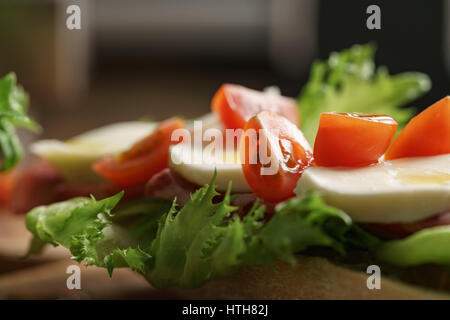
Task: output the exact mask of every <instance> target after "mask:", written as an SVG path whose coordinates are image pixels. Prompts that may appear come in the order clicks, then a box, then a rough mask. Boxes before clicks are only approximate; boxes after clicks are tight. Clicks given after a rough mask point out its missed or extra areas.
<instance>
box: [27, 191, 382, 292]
mask: <svg viewBox="0 0 450 320" xmlns="http://www.w3.org/2000/svg"><path fill="white" fill-rule="evenodd" d="M230 190H231V189H230V188H229V189H228V191H227V193H226V194H225V196H224V197H223V198H222V200H221V201H219V202H217V198H216V197H217V196H218V193H217V192H216V190H215V187H214V186H213V185H212V184H211V185H205V186H204V187H202V188H200V189H198V190H197V191H196V192H195V193H194V194H193V195H192V197H191V200H190V201H189V202H188V203H187V204H186V205H185V206H183V207H182V208H178V206H177V204H176V202H175V201H174V202H173V203H172V204H170V203H168V202H161V201H162V200H158V199H141V200H139V201H138V202H135V204H134V205H132V204H126V205H118V206H117V203H118V201H119V200H120V198H121V196H122V194H117V195H115V196H113V197H110V198H107V199H103V200H100V201H97V200H95V199H93V198H91V199H89V198H76V199H72V200H68V201H64V202H60V203H56V204H52V205H49V206H41V207H38V208H35V209H33V210H32V211H30V212H29V213H28V215H27V218H26V224H27V228H28V230H30V231H31V232H32V233H33V235H34V238H33V240H32V246H31V248H30V249H31V252H32V253H36V252H38V251H39V249H40V248H42V246H43V245H45V244H52V245H62V246H64V247H66V248H68V249H69V250H70V251H71V252H72V255H73V259H75V260H77V261H79V262H81V261H84V262H86V263H87V264H88V265H96V266H99V267H104V268H106V269H107V270H108V271H109V272H110V273H111V272H112V271H113V269H114V268H121V267H127V268H131V269H133V270H136V271H137V272H139V273H141V274H142V275H143V276H145V278H146V279H147V280H148V281H149V282H150V283H151V284H152V285H153V286H155V287H168V286H178V287H181V288H196V287H199V286H201V285H202V284H204V283H205V282H207V281H210V280H213V279H215V278H217V277H222V276H226V275H229V274H230V273H233V272H234V271H236V270H237V269H238V268H239V267H241V266H244V265H249V264H270V263H272V262H273V261H274V260H275V259H283V260H286V261H289V262H291V263H295V259H294V255H295V253H297V252H301V251H303V250H305V249H307V248H310V247H315V246H318V247H328V248H331V249H333V250H335V251H337V252H338V253H341V254H345V252H346V250H347V249H348V248H353V247H358V248H365V249H368V248H373V247H374V246H376V245H378V242H379V240H378V239H376V238H375V237H373V236H371V235H370V234H368V233H366V232H365V231H363V230H362V229H360V228H358V227H357V226H356V225H355V224H354V223H353V222H352V220H351V219H350V217H349V216H348V215H346V214H345V213H344V212H342V211H340V210H338V209H335V208H333V207H330V206H327V205H326V204H325V203H324V202H323V200H322V199H321V198H320V197H319V196H318V195H317V194H314V193H310V194H308V195H307V196H305V198H303V199H291V200H289V201H287V202H285V203H283V204H282V205H279V206H278V208H277V210H276V213H275V214H274V215H273V217H272V218H271V219H270V220H267V219H264V211H265V207H264V206H259V205H258V204H257V203H255V204H254V206H253V207H252V209H251V210H250V211H249V212H248V213H247V215H245V216H244V217H239V216H237V215H234V214H233V212H234V211H235V210H236V208H235V207H233V206H231V205H230V201H231V198H232V197H231V195H230ZM143 203H144V205H143ZM124 206H125V208H124ZM163 206H165V210H162V209H163ZM133 207H136V208H138V209H137V210H134V211H133V210H132V209H133ZM130 212H131V213H132V214H130ZM36 244H37V245H36Z"/></svg>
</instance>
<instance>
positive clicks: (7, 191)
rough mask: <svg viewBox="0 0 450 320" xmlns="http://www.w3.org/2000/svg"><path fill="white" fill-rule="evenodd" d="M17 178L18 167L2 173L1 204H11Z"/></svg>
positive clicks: (0, 181)
mask: <svg viewBox="0 0 450 320" xmlns="http://www.w3.org/2000/svg"><path fill="white" fill-rule="evenodd" d="M17 178H18V171H17V169H16V168H14V169H12V170H9V171H6V172H1V173H0V206H6V205H8V204H9V202H10V199H11V194H12V190H13V189H14V186H15V184H16V181H17Z"/></svg>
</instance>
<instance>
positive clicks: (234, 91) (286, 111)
mask: <svg viewBox="0 0 450 320" xmlns="http://www.w3.org/2000/svg"><path fill="white" fill-rule="evenodd" d="M211 108H212V110H213V111H214V112H215V113H216V114H217V115H218V116H219V118H220V119H221V121H222V123H223V124H224V125H225V127H226V128H228V129H243V128H244V126H245V123H246V122H247V121H248V120H249V119H250V118H251V117H253V116H255V115H256V114H257V113H259V112H261V111H271V112H273V113H277V114H280V115H282V116H284V117H286V118H287V119H288V120H290V121H291V122H292V123H294V124H295V125H297V126H298V125H299V113H298V108H297V104H296V102H295V100H294V99H292V98H288V97H284V96H278V95H273V94H269V93H265V92H261V91H257V90H252V89H249V88H246V87H243V86H240V85H236V84H223V85H222V86H221V87H220V88H219V90H218V91H217V92H216V94H215V95H214V97H213V99H212V102H211Z"/></svg>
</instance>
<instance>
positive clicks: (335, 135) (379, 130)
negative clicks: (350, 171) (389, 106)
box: [314, 112, 398, 167]
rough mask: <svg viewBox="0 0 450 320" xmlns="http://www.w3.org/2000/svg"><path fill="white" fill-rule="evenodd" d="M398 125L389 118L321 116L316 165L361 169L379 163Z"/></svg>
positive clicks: (341, 114) (331, 114)
mask: <svg viewBox="0 0 450 320" xmlns="http://www.w3.org/2000/svg"><path fill="white" fill-rule="evenodd" d="M397 126H398V123H397V122H396V121H395V120H394V119H393V118H391V117H389V116H384V115H361V114H344V113H335V112H327V113H322V114H321V115H320V124H319V130H318V132H317V136H316V141H315V143H314V160H315V163H316V165H318V166H324V167H338V166H342V167H362V166H368V165H370V164H373V163H377V162H378V159H379V158H380V157H381V156H382V155H383V154H384V153H385V152H386V150H387V149H388V147H389V145H390V144H391V142H392V139H393V138H394V135H395V132H396V130H397Z"/></svg>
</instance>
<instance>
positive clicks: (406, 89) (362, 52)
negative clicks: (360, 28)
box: [297, 44, 431, 144]
mask: <svg viewBox="0 0 450 320" xmlns="http://www.w3.org/2000/svg"><path fill="white" fill-rule="evenodd" d="M374 54H375V47H374V46H373V45H372V44H366V45H355V46H353V47H351V48H349V49H346V50H343V51H341V52H334V53H332V54H331V55H330V57H329V58H328V59H327V60H325V61H315V62H314V64H313V66H312V68H311V72H310V77H309V81H308V82H307V84H306V85H305V86H304V87H303V89H302V91H301V93H300V96H299V98H298V101H297V103H298V106H299V109H300V113H301V119H302V125H301V129H302V131H303V133H304V134H305V136H306V138H307V140H308V141H309V142H310V143H311V144H313V143H314V139H315V136H316V133H317V129H318V126H319V119H320V114H321V113H322V112H331V111H336V112H349V113H351V112H359V113H375V114H387V115H390V116H392V117H394V118H395V119H396V120H397V121H398V123H399V129H400V128H402V127H403V126H404V125H405V124H406V122H407V121H408V120H409V119H410V118H411V117H412V116H413V114H414V111H413V110H412V109H405V108H401V107H402V106H405V105H407V104H408V103H410V102H411V101H413V100H414V99H416V98H418V97H420V96H422V95H423V94H425V93H426V92H428V91H429V90H430V88H431V81H430V79H429V78H428V76H427V75H425V74H423V73H418V72H406V73H401V74H397V75H392V76H391V75H389V73H388V71H387V69H386V68H385V67H378V68H376V67H375V62H374Z"/></svg>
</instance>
